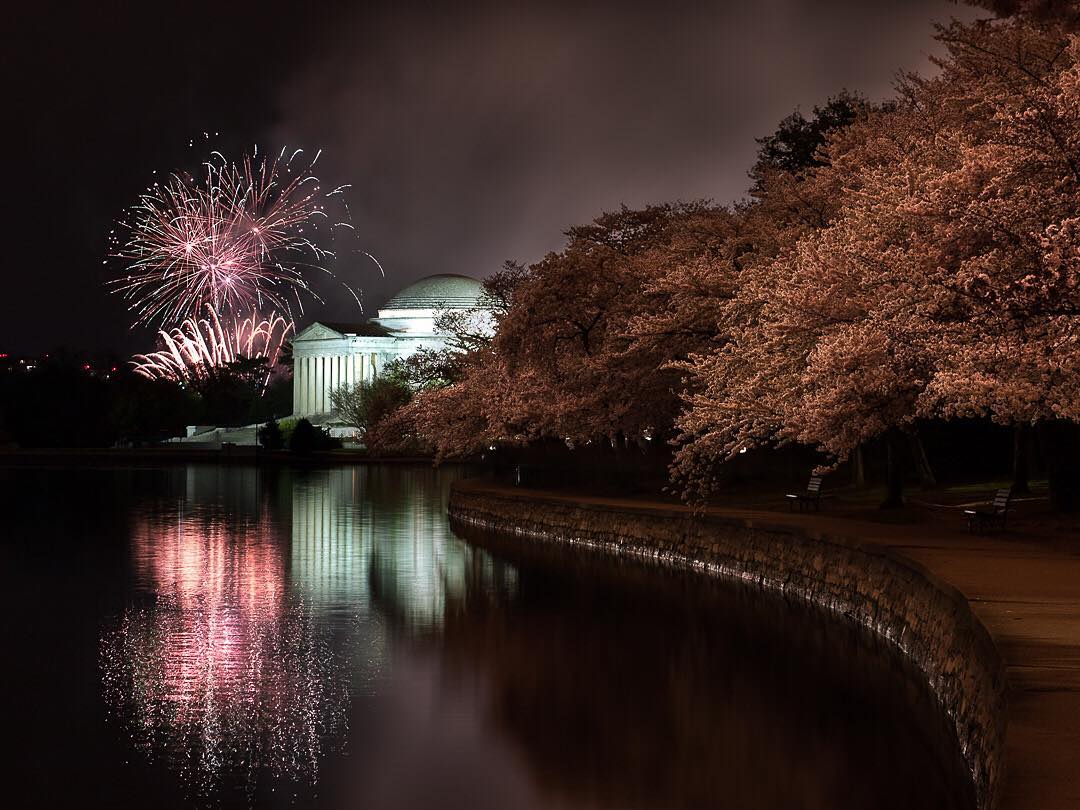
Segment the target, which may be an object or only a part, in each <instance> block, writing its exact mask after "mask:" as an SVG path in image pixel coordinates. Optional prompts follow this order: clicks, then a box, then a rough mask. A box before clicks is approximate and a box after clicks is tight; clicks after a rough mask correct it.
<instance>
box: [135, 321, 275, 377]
mask: <svg viewBox="0 0 1080 810" xmlns="http://www.w3.org/2000/svg"><path fill="white" fill-rule="evenodd" d="M292 331H293V323H292V321H291V320H288V319H286V318H285V317H283V316H282V315H279V314H277V313H271V314H270V315H269V316H268V317H265V318H263V317H260V316H259V315H258V314H257V313H256V312H254V311H252V313H251V315H250V316H248V317H246V318H237V319H235V320H233V321H232V322H227V323H223V322H222V319H221V317H220V316H219V315H218V312H217V310H216V309H214V308H213V307H212V306H210V305H209V304H207V305H206V317H203V318H187V319H185V320H184V322H183V323H181V324H180V326H178V327H176V328H174V329H171V330H164V329H162V330H161V331H160V332H158V337H159V340H160V344H161V346H162V348H161V349H159V350H158V351H156V352H152V353H150V354H137V355H135V357H134V358H133V359H132V365H133V366H134V369H135V373H136V374H139V375H141V376H143V377H146V378H147V379H151V380H171V381H173V382H190V381H192V380H196V379H199V378H203V377H206V376H207V375H208V374H209V373H211V371H212V370H213V369H219V368H222V367H224V366H227V365H228V364H229V363H232V362H234V361H236V360H239V359H241V358H265V359H266V360H267V361H268V370H267V376H266V379H265V380H263V385H264V386H265V385H266V383H267V382H269V380H270V375H271V373H272V371H273V369H274V367H275V364H276V363H277V360H278V357H279V356H280V354H281V346H282V344H283V343H284V341H285V338H286V337H287V336H288V335H289V333H290V332H292Z"/></svg>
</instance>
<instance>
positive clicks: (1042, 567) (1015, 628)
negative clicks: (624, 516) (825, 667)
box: [514, 489, 1080, 810]
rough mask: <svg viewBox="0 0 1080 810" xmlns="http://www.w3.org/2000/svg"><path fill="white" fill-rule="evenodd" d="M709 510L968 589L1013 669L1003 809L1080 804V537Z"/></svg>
mask: <svg viewBox="0 0 1080 810" xmlns="http://www.w3.org/2000/svg"><path fill="white" fill-rule="evenodd" d="M514 491H515V492H516V493H519V494H526V491H525V490H521V489H515V490H514ZM535 492H536V494H538V495H539V494H542V495H543V496H544V497H549V498H559V499H562V500H566V501H570V502H574V503H594V504H603V505H606V506H611V507H619V506H633V507H635V508H639V509H640V508H642V507H647V508H652V509H657V510H661V511H667V512H685V511H686V509H685V507H681V506H678V505H673V504H669V503H660V502H650V501H646V500H638V499H622V498H604V497H587V496H576V495H568V494H565V493H555V492H546V491H545V492H542V493H541V492H540V491H535ZM709 511H710V512H711V513H715V514H719V515H725V516H730V517H736V518H746V519H753V520H762V521H768V522H769V523H772V524H776V523H781V524H788V525H792V526H798V527H801V528H804V529H807V530H810V531H820V532H823V533H827V534H833V535H841V536H847V537H853V538H857V539H859V540H860V541H863V542H871V543H880V544H882V545H884V546H888V547H889V548H891V549H894V550H895V551H897V552H899V553H901V554H904V555H906V556H908V557H910V558H911V559H913V560H915V561H917V562H919V563H921V564H922V565H924V566H925V567H926V568H928V569H929V570H930V571H931V572H933V573H934V574H936V575H937V576H939V577H941V578H942V579H944V580H945V581H947V582H949V583H951V584H952V585H954V586H955V587H956V588H957V589H959V590H960V591H961V592H962V593H963V594H965V595H966V596H967V598H968V600H969V602H970V603H971V607H972V609H973V611H974V612H975V614H976V615H977V616H978V617H979V619H980V620H981V621H982V622H983V624H984V625H985V626H986V628H987V630H989V631H990V634H991V635H992V636H993V638H994V641H995V642H996V644H997V646H998V649H999V650H1000V651H1001V654H1002V656H1003V657H1004V659H1005V662H1006V667H1007V671H1008V677H1009V688H1010V691H1009V718H1008V723H1009V725H1008V731H1007V734H1006V746H1005V768H1006V772H1005V781H1004V784H1003V785H1002V790H1001V792H1000V794H999V795H1000V803H999V808H1000V810H1059V809H1060V810H1065V808H1069V809H1070V810H1072V809H1073V808H1080V537H1077V538H1076V549H1075V550H1073V549H1070V548H1069V547H1068V546H1071V545H1072V544H1071V543H1062V542H1060V541H1058V542H1053V541H1051V540H1039V539H1033V538H1030V537H1025V535H1024V532H1023V521H1022V520H1021V521H1020V525H1019V526H1018V527H1015V528H1011V529H1009V530H1008V531H1007V532H1004V533H1001V534H998V535H995V536H973V535H970V534H968V533H967V532H966V531H965V530H964V528H963V526H964V524H963V520H962V516H961V515H960V514H958V513H949V514H947V515H945V516H939V517H935V518H933V519H930V520H929V521H928V522H927V523H925V524H923V523H920V524H917V525H887V524H879V523H872V522H867V521H865V520H857V519H851V518H847V517H838V516H836V515H830V514H829V513H828V511H827V510H826V512H825V513H824V514H808V515H801V514H798V513H795V514H790V513H787V512H777V511H763V510H760V511H759V510H740V509H731V508H713V509H710V510H709ZM1070 539H1071V538H1070Z"/></svg>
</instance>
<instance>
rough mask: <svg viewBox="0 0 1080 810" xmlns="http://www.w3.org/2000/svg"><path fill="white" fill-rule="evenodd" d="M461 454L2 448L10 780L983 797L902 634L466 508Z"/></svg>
mask: <svg viewBox="0 0 1080 810" xmlns="http://www.w3.org/2000/svg"><path fill="white" fill-rule="evenodd" d="M465 473H466V470H465V469H464V468H444V469H443V470H441V471H433V470H432V469H430V468H428V467H425V466H403V465H397V466H395V465H367V466H349V467H330V468H323V469H309V470H295V469H294V470H288V469H274V468H259V469H257V468H254V467H252V468H246V467H218V466H213V465H188V466H182V465H177V466H171V467H161V468H131V469H118V468H101V469H86V468H84V469H69V468H62V467H52V468H35V467H29V468H25V467H24V468H14V467H12V468H0V493H2V494H0V505H2V510H3V511H2V514H3V518H2V520H3V530H2V531H0V536H2V538H3V543H2V546H0V550H2V551H0V553H2V559H3V569H2V570H3V572H4V583H3V589H2V593H3V596H2V597H0V598H2V599H3V600H4V604H3V615H4V616H5V621H4V626H5V637H6V639H7V649H8V655H7V656H6V664H5V669H6V670H7V672H6V673H5V674H6V675H7V679H8V682H9V684H10V686H9V687H8V689H7V690H6V693H7V694H6V695H5V700H6V702H7V703H8V706H7V708H6V709H5V728H6V730H7V737H8V739H9V741H10V742H13V743H14V745H13V746H11V747H10V748H9V753H8V754H6V755H5V758H6V766H7V768H6V770H7V772H8V774H9V776H8V777H7V780H6V781H7V783H8V784H7V786H6V788H7V791H6V792H7V793H8V794H9V795H10V794H11V793H12V792H13V793H14V806H19V807H87V806H109V807H163V808H167V807H290V806H303V807H320V808H321V807H326V808H338V807H368V808H415V807H440V808H446V807H461V808H466V807H469V808H508V807H514V808H532V807H535V808H541V807H560V808H561V807H567V808H578V807H582V808H585V807H595V808H622V807H643V808H645V807H656V808H667V807H706V806H728V807H740V808H791V807H805V808H818V807H820V808H832V807H847V808H863V807H866V808H870V807H874V808H914V807H934V808H970V807H972V806H973V802H974V800H973V797H972V794H971V786H970V784H969V782H968V774H967V773H966V771H965V768H964V763H963V760H962V758H961V757H960V753H959V750H958V747H957V745H956V741H955V739H954V738H953V737H952V736H951V730H950V728H949V726H948V723H947V722H945V720H944V718H943V717H942V716H941V713H940V711H939V709H938V707H937V705H936V704H935V702H934V700H933V699H932V697H931V696H930V695H929V693H928V691H927V689H926V688H925V686H924V685H923V683H922V681H921V680H920V679H919V677H918V676H917V674H915V673H913V672H912V671H911V670H910V668H909V667H908V666H907V665H906V664H905V663H904V662H903V661H902V660H901V659H900V658H899V657H898V656H897V655H896V654H895V652H894V651H893V650H891V649H889V648H887V647H885V645H882V644H880V643H879V642H876V641H875V640H874V639H873V638H871V637H869V636H868V635H867V634H865V633H863V632H861V631H860V630H859V629H858V628H857V627H854V626H851V625H849V624H847V623H844V622H842V621H839V620H837V619H835V618H831V617H829V616H826V615H824V614H823V613H820V612H817V611H815V610H813V609H811V608H809V607H807V606H805V605H802V604H794V603H789V602H787V601H784V600H783V599H781V598H779V597H776V596H773V595H769V594H766V593H762V592H759V591H757V590H753V589H749V588H747V587H744V586H736V585H732V584H727V583H723V582H718V581H715V580H711V579H709V578H706V577H703V576H700V575H697V574H693V573H688V572H678V571H672V570H664V569H660V568H657V567H649V566H647V565H645V564H643V563H638V562H631V561H627V560H620V559H615V558H611V557H605V556H602V555H599V554H590V553H587V552H582V551H574V552H573V553H568V552H567V551H565V550H558V549H550V548H548V549H540V548H533V549H527V548H524V547H523V546H522V544H520V543H514V542H511V541H509V540H508V539H506V538H496V537H484V536H476V537H470V538H469V539H464V538H460V537H457V536H455V535H454V534H453V533H452V532H451V531H450V528H449V526H448V522H447V518H446V501H447V496H448V491H449V487H450V484H451V482H452V481H453V480H454V479H455V478H457V477H460V476H462V475H464V474H465Z"/></svg>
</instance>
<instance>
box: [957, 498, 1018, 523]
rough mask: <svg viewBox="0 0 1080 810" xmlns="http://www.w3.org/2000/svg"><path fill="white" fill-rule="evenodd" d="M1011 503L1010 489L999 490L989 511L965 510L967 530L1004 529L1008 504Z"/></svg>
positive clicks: (1007, 514)
mask: <svg viewBox="0 0 1080 810" xmlns="http://www.w3.org/2000/svg"><path fill="white" fill-rule="evenodd" d="M1010 501H1012V489H999V490H998V491H997V494H996V495H995V496H994V502H993V503H992V504H991V505H990V508H989V509H965V510H964V514H965V515H967V516H968V530H969V531H972V532H974V531H978V530H979V529H992V528H1000V529H1004V528H1005V519H1006V518H1007V517H1008V516H1009V503H1010Z"/></svg>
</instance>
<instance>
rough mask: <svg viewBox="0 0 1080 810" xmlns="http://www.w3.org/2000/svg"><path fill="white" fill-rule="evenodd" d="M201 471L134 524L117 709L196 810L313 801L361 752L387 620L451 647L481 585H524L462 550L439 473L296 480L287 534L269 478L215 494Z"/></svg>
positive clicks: (107, 685)
mask: <svg viewBox="0 0 1080 810" xmlns="http://www.w3.org/2000/svg"><path fill="white" fill-rule="evenodd" d="M196 469H197V468H189V469H188V471H187V475H186V476H185V479H184V493H183V495H182V497H181V498H180V499H178V501H177V502H176V503H175V504H172V503H162V502H155V503H153V504H151V505H148V506H147V507H145V508H143V509H140V510H139V511H137V512H136V513H135V515H134V520H133V523H132V526H131V529H130V563H131V567H132V570H133V574H134V580H135V584H134V587H133V588H132V594H131V597H132V598H131V600H130V602H129V604H128V605H127V607H126V608H125V610H124V611H123V613H122V615H120V616H118V617H115V618H114V619H112V620H111V621H108V622H107V623H106V627H105V630H104V631H103V633H102V638H101V669H102V680H103V684H104V697H105V702H106V704H107V706H108V709H109V712H110V715H111V717H112V718H113V719H114V720H116V721H119V722H120V723H122V724H123V726H124V728H125V729H126V730H127V732H128V734H129V736H130V738H131V741H132V743H133V744H134V745H135V747H136V748H138V749H139V750H140V751H141V752H142V753H143V754H144V755H145V756H146V757H147V758H150V759H155V758H160V759H164V760H165V761H167V762H168V763H169V764H170V765H171V766H173V767H174V768H175V769H176V770H177V771H178V772H179V774H180V775H181V777H182V780H183V781H184V783H185V785H186V786H187V787H188V788H189V789H190V790H191V791H192V794H193V795H197V796H201V797H203V798H204V799H213V798H215V794H216V792H218V791H220V790H222V789H223V788H243V791H244V792H245V794H248V795H250V794H252V793H253V792H255V791H257V790H258V789H259V787H260V786H259V784H258V782H259V780H260V779H263V780H269V781H270V782H272V783H273V782H281V781H283V780H289V781H291V782H295V783H299V784H301V785H308V786H314V785H316V784H317V782H318V775H319V767H320V762H321V760H322V758H323V756H324V755H325V754H326V753H329V752H333V751H336V750H339V749H341V748H342V746H343V745H344V743H345V741H346V740H347V736H348V725H349V724H348V716H349V708H350V700H351V694H350V687H351V686H352V685H354V684H355V686H356V687H357V689H359V690H363V691H366V692H368V693H370V692H371V691H372V690H374V689H376V688H377V682H378V679H379V677H380V674H384V673H383V670H384V668H385V666H386V665H387V663H388V658H387V649H386V645H387V641H386V638H385V628H384V622H383V620H382V616H384V615H385V616H386V617H388V618H390V619H391V620H392V622H393V624H394V626H395V627H398V628H406V629H408V630H410V631H414V632H418V633H419V632H429V631H433V630H437V629H438V627H439V626H440V625H441V623H442V620H443V617H444V614H445V610H446V605H447V601H448V599H449V600H450V601H459V600H461V599H462V598H463V597H464V590H465V583H466V570H468V571H469V572H470V573H474V571H475V569H476V567H477V564H479V567H480V570H481V571H484V572H486V574H487V575H488V577H489V578H490V579H491V580H492V581H493V582H494V581H495V580H498V582H499V587H500V589H505V588H512V584H513V581H514V575H513V572H512V571H505V572H504V571H502V570H500V572H499V573H498V574H496V573H495V566H494V564H493V562H492V560H491V559H490V558H489V557H488V555H487V554H486V553H485V552H483V551H480V550H477V549H474V548H472V547H470V546H467V545H466V544H464V543H462V542H461V541H460V540H457V539H456V538H454V537H453V536H452V535H451V533H450V531H449V528H448V526H447V522H446V519H445V517H444V509H443V504H444V496H445V494H446V487H445V486H442V487H432V486H431V480H432V478H433V476H432V474H431V473H430V472H429V471H420V472H419V473H414V474H412V475H410V474H408V473H407V472H406V473H405V474H397V475H391V476H388V477H387V476H381V475H378V474H375V475H370V474H368V472H367V471H365V470H363V469H332V470H321V471H314V472H309V473H307V474H304V475H302V476H300V477H299V479H298V480H295V481H293V480H291V476H287V477H288V478H289V482H288V483H289V486H288V492H287V494H288V495H289V498H288V507H289V509H288V511H290V512H291V516H281V515H280V514H279V512H281V511H285V510H278V509H276V508H275V506H274V501H273V500H272V497H273V493H272V492H270V491H268V490H267V489H265V488H264V487H263V486H262V483H263V482H260V480H259V477H258V475H257V474H256V472H255V471H254V470H239V471H237V473H236V474H235V475H229V473H230V471H229V470H214V471H213V473H214V474H213V475H212V476H210V479H211V482H212V486H211V485H208V483H207V481H206V480H204V479H203V477H202V476H201V475H199V474H198V473H197V472H196ZM200 472H201V470H200ZM442 478H443V480H444V481H445V482H448V481H449V480H450V479H449V477H447V476H443V477H442ZM273 483H280V482H279V481H274V482H273ZM278 494H280V493H278ZM279 518H281V519H279ZM285 526H287V527H288V528H289V530H288V531H286V530H285V529H284V527H285ZM501 568H502V567H501V566H500V569H501ZM473 584H474V585H475V584H477V583H476V582H475V581H474V582H473ZM223 782H225V783H230V784H223Z"/></svg>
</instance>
